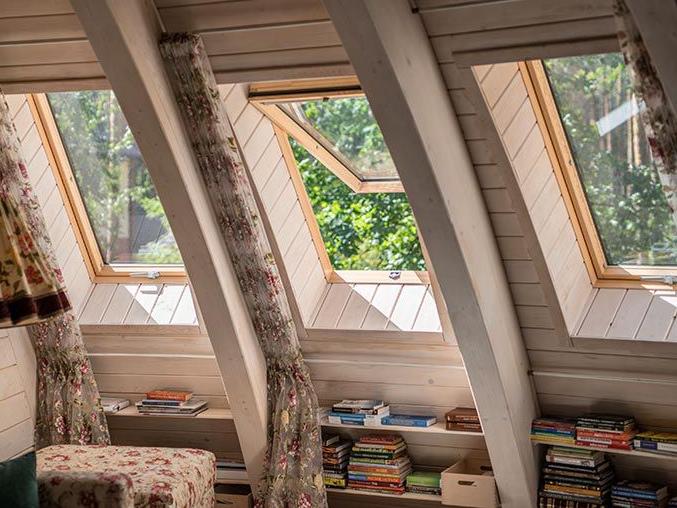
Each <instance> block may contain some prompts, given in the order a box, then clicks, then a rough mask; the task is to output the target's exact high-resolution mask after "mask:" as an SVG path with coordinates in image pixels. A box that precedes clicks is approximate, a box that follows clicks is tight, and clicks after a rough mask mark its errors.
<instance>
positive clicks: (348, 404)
mask: <svg viewBox="0 0 677 508" xmlns="http://www.w3.org/2000/svg"><path fill="white" fill-rule="evenodd" d="M327 419H328V421H329V423H331V424H333V425H346V424H348V425H362V426H365V427H380V426H384V425H385V426H387V425H399V426H404V427H430V426H431V425H434V424H435V423H437V418H436V417H435V416H431V415H403V414H391V413H390V405H389V404H387V403H386V402H385V401H383V400H353V399H346V400H342V401H341V402H338V403H336V404H334V405H333V406H332V407H331V410H330V411H329V413H328V414H327Z"/></svg>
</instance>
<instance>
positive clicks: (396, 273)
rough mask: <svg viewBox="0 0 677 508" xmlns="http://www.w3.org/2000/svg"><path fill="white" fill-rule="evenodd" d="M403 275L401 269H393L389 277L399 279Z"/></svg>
mask: <svg viewBox="0 0 677 508" xmlns="http://www.w3.org/2000/svg"><path fill="white" fill-rule="evenodd" d="M401 275H402V272H400V271H399V270H393V271H392V272H390V273H389V274H388V277H389V278H390V279H392V280H397V279H399V278H400V276H401Z"/></svg>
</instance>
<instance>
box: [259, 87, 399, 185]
mask: <svg viewBox="0 0 677 508" xmlns="http://www.w3.org/2000/svg"><path fill="white" fill-rule="evenodd" d="M361 96H364V94H363V92H362V89H361V87H360V85H359V83H358V82H357V79H355V78H344V79H340V80H312V81H310V82H306V83H303V84H301V82H275V83H266V84H257V85H251V86H250V88H249V100H250V102H251V103H252V104H253V105H254V106H255V107H256V108H257V109H258V110H259V111H261V112H262V113H263V114H264V115H265V116H266V117H268V118H269V119H270V121H271V122H273V124H275V125H277V126H278V127H280V128H281V129H282V130H284V131H285V132H287V134H289V135H290V136H291V137H293V138H294V139H295V140H296V141H297V142H298V143H299V144H300V145H302V146H303V147H304V148H305V149H306V150H308V152H309V153H310V154H311V155H312V156H313V157H315V158H316V159H317V160H318V161H320V162H321V163H322V164H323V165H324V166H325V167H326V168H327V169H329V171H331V172H332V173H334V174H335V175H336V176H337V177H338V178H339V179H341V181H343V183H345V184H346V185H347V186H348V187H350V189H351V190H352V191H353V192H355V193H357V194H360V193H373V192H404V187H402V182H400V181H399V180H397V181H395V180H385V181H374V180H361V179H360V178H359V177H358V176H357V175H355V174H354V173H353V172H352V171H350V169H349V168H348V167H347V165H346V164H345V162H344V161H342V160H341V159H340V158H338V157H336V155H335V154H333V153H332V152H331V151H330V150H327V149H326V148H325V147H324V146H323V145H322V144H321V143H320V142H318V140H317V139H315V138H314V137H313V136H312V135H311V134H310V133H309V132H308V131H306V130H305V129H304V128H303V127H302V126H300V125H299V124H298V123H297V122H296V121H294V119H293V118H291V117H290V116H289V115H288V114H287V113H286V112H285V111H284V110H283V109H282V108H280V107H279V106H278V105H277V104H278V103H279V102H283V101H292V100H299V99H300V100H312V99H322V98H324V97H361Z"/></svg>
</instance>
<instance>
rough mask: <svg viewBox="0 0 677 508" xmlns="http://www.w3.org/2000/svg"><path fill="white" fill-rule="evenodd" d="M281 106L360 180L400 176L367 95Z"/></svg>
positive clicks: (387, 178) (391, 178)
mask: <svg viewBox="0 0 677 508" xmlns="http://www.w3.org/2000/svg"><path fill="white" fill-rule="evenodd" d="M281 106H282V107H283V109H284V110H285V111H286V112H287V114H289V115H291V116H292V117H293V118H295V119H296V121H297V122H298V123H300V124H301V126H302V127H303V128H304V129H305V130H306V131H307V132H309V133H310V134H311V135H312V136H313V137H314V138H315V139H316V140H317V141H319V142H320V143H322V145H323V146H324V147H325V148H326V149H328V150H330V151H332V152H333V153H334V154H335V155H336V156H337V158H338V159H339V160H341V161H342V162H344V165H345V166H346V167H347V168H348V169H349V170H350V171H352V172H353V173H354V174H355V176H357V177H358V178H359V179H360V180H363V181H366V180H399V176H398V174H397V170H396V169H395V164H393V160H392V158H391V157H390V152H389V151H388V148H387V147H386V144H385V141H384V140H383V134H381V129H380V128H379V126H378V124H377V123H376V120H375V119H374V115H373V114H372V112H371V108H370V107H369V103H368V102H367V99H366V98H365V97H345V98H327V99H322V100H307V101H301V102H290V103H285V104H281Z"/></svg>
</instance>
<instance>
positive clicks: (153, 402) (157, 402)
mask: <svg viewBox="0 0 677 508" xmlns="http://www.w3.org/2000/svg"><path fill="white" fill-rule="evenodd" d="M139 403H140V404H142V405H144V406H159V407H178V406H183V405H184V404H186V402H184V401H181V400H168V399H142V400H141V401H139Z"/></svg>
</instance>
